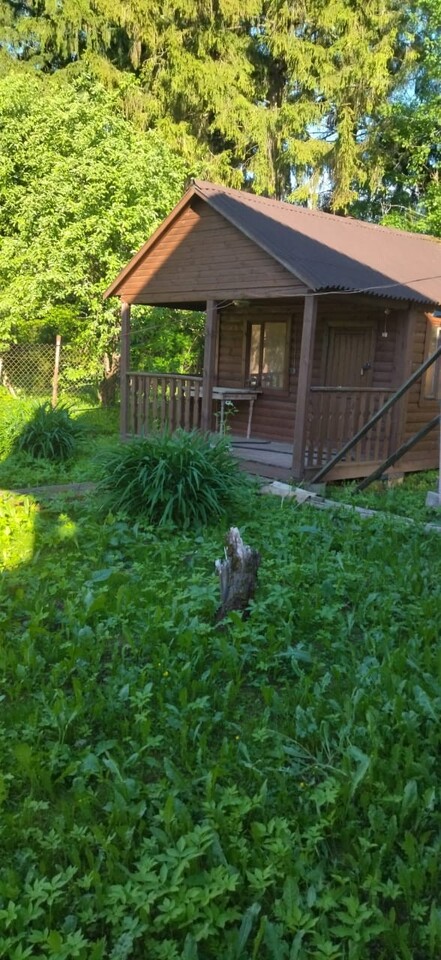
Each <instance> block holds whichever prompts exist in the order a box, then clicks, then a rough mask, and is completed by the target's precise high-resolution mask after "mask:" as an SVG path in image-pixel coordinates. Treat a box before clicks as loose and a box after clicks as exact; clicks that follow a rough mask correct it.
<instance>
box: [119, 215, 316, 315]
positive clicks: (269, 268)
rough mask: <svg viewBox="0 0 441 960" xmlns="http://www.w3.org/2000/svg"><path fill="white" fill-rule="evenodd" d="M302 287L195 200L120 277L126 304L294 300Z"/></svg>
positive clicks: (249, 241)
mask: <svg viewBox="0 0 441 960" xmlns="http://www.w3.org/2000/svg"><path fill="white" fill-rule="evenodd" d="M303 292H305V287H304V285H303V284H302V283H301V281H300V280H297V279H296V277H294V276H293V275H292V274H291V273H289V271H288V270H285V268H284V267H282V266H281V265H280V264H279V263H277V261H276V260H273V258H272V257H270V256H269V255H268V254H267V253H265V251H264V250H261V249H260V248H259V247H258V246H256V244H255V243H253V242H252V241H251V240H249V239H248V238H247V237H246V236H244V235H243V234H242V233H241V232H240V231H239V230H237V229H236V227H233V226H232V225H231V224H230V223H228V221H227V220H225V219H224V218H223V217H222V216H221V215H220V214H218V213H216V211H215V210H212V209H211V208H210V207H209V206H208V205H207V204H206V203H204V202H203V201H201V200H199V199H197V198H194V199H193V201H192V203H191V205H190V206H187V207H185V208H184V209H183V210H182V211H181V213H180V214H179V215H178V217H177V218H176V219H175V220H174V221H173V222H172V223H171V224H170V226H169V227H168V228H167V230H166V231H165V232H164V233H163V234H162V236H161V237H160V238H159V239H158V241H157V243H155V244H154V245H153V246H152V247H151V248H150V249H149V250H148V251H147V252H146V255H145V257H142V258H141V259H140V260H139V261H138V263H137V264H136V266H135V267H134V269H133V270H132V271H130V273H128V274H127V276H126V277H125V278H124V280H123V282H122V284H121V288H120V289H119V290H118V293H119V295H120V296H121V297H122V299H123V300H127V301H128V302H130V303H149V304H155V303H164V302H165V301H166V302H168V303H185V302H188V303H190V302H195V301H198V302H201V301H205V300H211V299H213V300H221V299H227V298H230V297H231V298H242V299H243V298H246V299H248V298H256V297H259V296H260V297H265V298H268V297H271V298H274V297H283V296H296V295H298V294H301V293H303Z"/></svg>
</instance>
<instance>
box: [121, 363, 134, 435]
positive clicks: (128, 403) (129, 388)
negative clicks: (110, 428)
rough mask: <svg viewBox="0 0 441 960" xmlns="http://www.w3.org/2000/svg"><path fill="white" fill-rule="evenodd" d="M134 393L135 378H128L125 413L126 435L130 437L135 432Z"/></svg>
mask: <svg viewBox="0 0 441 960" xmlns="http://www.w3.org/2000/svg"><path fill="white" fill-rule="evenodd" d="M132 393H133V377H129V376H127V390H126V399H125V403H126V413H125V421H126V432H125V435H127V434H128V435H129V436H130V434H131V433H132V432H133V424H132ZM121 436H123V434H122V432H121Z"/></svg>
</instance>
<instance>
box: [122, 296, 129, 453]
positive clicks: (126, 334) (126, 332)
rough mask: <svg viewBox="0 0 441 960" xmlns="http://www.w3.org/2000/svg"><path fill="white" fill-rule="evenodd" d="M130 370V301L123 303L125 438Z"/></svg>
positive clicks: (127, 425) (123, 414)
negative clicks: (128, 375)
mask: <svg viewBox="0 0 441 960" xmlns="http://www.w3.org/2000/svg"><path fill="white" fill-rule="evenodd" d="M129 370H130V303H125V302H124V301H122V303H121V359H120V383H121V407H120V436H121V440H125V439H126V437H127V435H128V432H129V384H128V379H127V374H128V372H129Z"/></svg>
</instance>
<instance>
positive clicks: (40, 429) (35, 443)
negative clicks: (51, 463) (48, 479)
mask: <svg viewBox="0 0 441 960" xmlns="http://www.w3.org/2000/svg"><path fill="white" fill-rule="evenodd" d="M80 433H81V427H80V425H79V424H78V423H77V422H76V421H75V420H74V419H73V418H72V416H71V414H70V413H69V410H68V409H67V407H63V406H59V407H51V405H50V403H42V404H40V405H39V406H38V407H36V408H35V410H34V413H33V416H32V418H31V419H30V420H29V421H28V422H27V423H26V424H25V425H24V427H23V429H22V430H21V431H20V433H19V434H18V436H17V437H16V439H15V441H14V444H13V452H14V453H28V454H30V455H31V456H32V457H35V459H44V460H70V458H71V457H72V456H73V454H74V453H75V451H76V446H77V440H78V437H79V435H80Z"/></svg>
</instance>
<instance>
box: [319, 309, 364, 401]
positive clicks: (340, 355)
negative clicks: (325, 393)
mask: <svg viewBox="0 0 441 960" xmlns="http://www.w3.org/2000/svg"><path fill="white" fill-rule="evenodd" d="M374 350H375V326H374V325H373V324H369V325H360V326H358V325H357V326H355V325H352V326H351V325H348V324H338V325H337V324H335V325H334V324H332V325H331V324H330V325H329V327H328V336H327V342H326V345H325V351H324V354H325V366H324V380H323V383H324V386H325V387H370V386H372V373H373V366H374Z"/></svg>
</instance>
